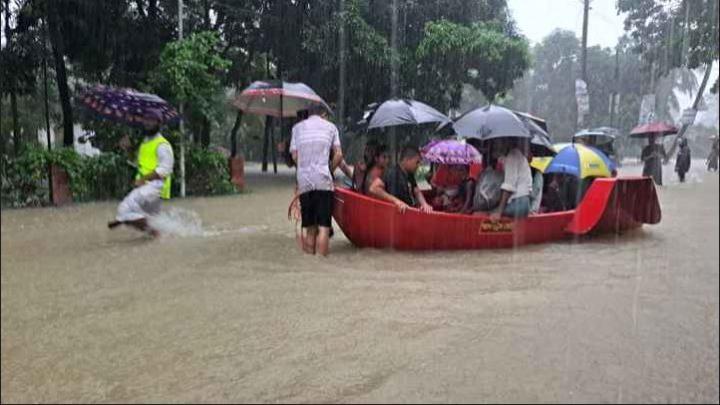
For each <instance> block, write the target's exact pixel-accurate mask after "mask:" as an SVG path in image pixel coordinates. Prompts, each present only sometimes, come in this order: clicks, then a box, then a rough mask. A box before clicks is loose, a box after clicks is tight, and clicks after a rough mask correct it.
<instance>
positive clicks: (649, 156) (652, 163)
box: [640, 135, 666, 186]
mask: <svg viewBox="0 0 720 405" xmlns="http://www.w3.org/2000/svg"><path fill="white" fill-rule="evenodd" d="M665 157H666V153H665V148H664V147H663V145H662V144H658V143H657V137H656V136H655V135H652V136H650V138H649V139H648V145H647V146H645V148H643V150H642V153H641V154H640V160H642V162H643V173H642V174H643V176H649V177H652V178H653V180H654V181H655V184H657V185H658V186H662V184H663V183H662V161H663V160H664V159H665Z"/></svg>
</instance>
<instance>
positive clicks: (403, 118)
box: [361, 99, 450, 129]
mask: <svg viewBox="0 0 720 405" xmlns="http://www.w3.org/2000/svg"><path fill="white" fill-rule="evenodd" d="M366 113H367V118H364V120H366V121H367V123H368V126H367V128H368V129H374V128H387V127H394V126H399V125H421V124H429V123H446V122H450V118H448V117H447V116H446V115H445V114H443V113H441V112H440V111H438V110H436V109H434V108H432V107H430V106H429V105H427V104H425V103H421V102H419V101H415V100H406V99H395V100H388V101H386V102H384V103H382V104H380V105H379V106H377V107H376V108H374V110H373V108H371V109H369V110H368V111H366ZM361 122H362V121H361Z"/></svg>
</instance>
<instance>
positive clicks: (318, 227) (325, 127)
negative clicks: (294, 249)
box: [290, 105, 343, 256]
mask: <svg viewBox="0 0 720 405" xmlns="http://www.w3.org/2000/svg"><path fill="white" fill-rule="evenodd" d="M309 114H310V116H309V118H307V119H306V120H304V121H301V122H299V123H298V124H296V125H295V126H294V127H293V129H292V138H291V141H290V153H291V154H292V157H293V160H294V161H295V164H296V166H297V193H298V194H299V195H300V211H301V216H302V230H303V235H302V241H303V251H304V252H305V253H308V254H316V253H318V254H320V255H323V256H327V254H328V249H329V244H330V227H331V225H332V208H333V191H334V184H333V177H332V172H334V171H335V169H336V168H337V167H338V166H339V165H340V162H342V160H343V156H342V149H341V148H340V135H339V132H338V129H337V127H336V126H335V125H334V124H333V123H331V122H330V121H328V120H327V110H326V109H325V107H323V106H319V105H317V106H313V107H311V108H310V110H309ZM331 153H332V154H331ZM330 156H332V162H331V164H330V166H331V167H328V161H329V160H330Z"/></svg>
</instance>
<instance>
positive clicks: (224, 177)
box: [173, 147, 235, 195]
mask: <svg viewBox="0 0 720 405" xmlns="http://www.w3.org/2000/svg"><path fill="white" fill-rule="evenodd" d="M175 163H176V167H175V173H178V172H179V171H178V167H177V163H178V160H177V159H176V160H175ZM185 175H186V177H187V181H186V183H185V187H186V192H187V194H188V195H220V194H232V193H234V192H235V186H234V185H233V184H232V183H231V182H230V167H229V163H228V159H227V158H226V157H225V156H224V155H222V154H221V153H218V152H215V151H212V150H207V149H203V148H199V147H191V148H189V149H188V150H187V151H186V154H185ZM173 188H174V190H173V195H178V194H179V182H176V181H174V182H173Z"/></svg>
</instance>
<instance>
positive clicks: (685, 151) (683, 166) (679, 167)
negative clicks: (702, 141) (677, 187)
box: [675, 138, 690, 183]
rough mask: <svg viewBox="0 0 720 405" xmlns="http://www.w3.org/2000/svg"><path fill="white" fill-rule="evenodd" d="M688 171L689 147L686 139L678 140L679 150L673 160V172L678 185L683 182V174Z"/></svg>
mask: <svg viewBox="0 0 720 405" xmlns="http://www.w3.org/2000/svg"><path fill="white" fill-rule="evenodd" d="M689 170H690V147H689V146H688V141H687V139H685V138H683V139H681V140H680V150H679V151H678V154H677V158H676V159H675V171H676V172H677V174H678V177H679V178H680V183H684V182H685V174H686V173H687V172H688V171H689Z"/></svg>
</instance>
